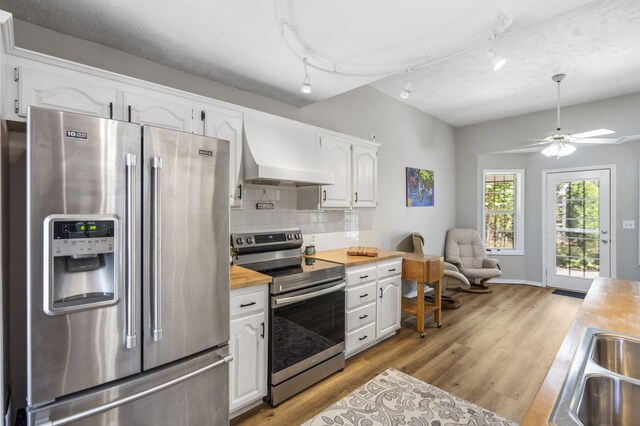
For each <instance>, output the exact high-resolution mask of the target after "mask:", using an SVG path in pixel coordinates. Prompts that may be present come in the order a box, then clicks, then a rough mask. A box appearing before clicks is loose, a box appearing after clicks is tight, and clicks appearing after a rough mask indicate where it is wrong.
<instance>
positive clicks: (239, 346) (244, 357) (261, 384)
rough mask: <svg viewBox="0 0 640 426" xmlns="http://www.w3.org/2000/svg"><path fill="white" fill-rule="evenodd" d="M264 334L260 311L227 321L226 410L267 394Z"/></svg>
mask: <svg viewBox="0 0 640 426" xmlns="http://www.w3.org/2000/svg"><path fill="white" fill-rule="evenodd" d="M265 333H266V324H265V314H264V312H262V313H259V314H254V315H250V316H246V317H241V318H237V319H234V320H232V321H231V353H232V354H233V361H231V363H230V364H229V375H230V377H229V410H230V411H233V410H235V409H237V408H239V407H242V406H243V405H245V404H248V403H251V402H253V401H257V400H259V399H260V398H262V397H263V396H265V395H266V394H267V382H266V377H267V372H266V355H267V354H266V352H265V350H266V347H267V346H266V345H265V338H266V336H265Z"/></svg>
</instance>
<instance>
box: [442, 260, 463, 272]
mask: <svg viewBox="0 0 640 426" xmlns="http://www.w3.org/2000/svg"><path fill="white" fill-rule="evenodd" d="M444 270H445V271H453V272H460V269H458V267H457V266H456V265H454V264H453V263H450V262H444Z"/></svg>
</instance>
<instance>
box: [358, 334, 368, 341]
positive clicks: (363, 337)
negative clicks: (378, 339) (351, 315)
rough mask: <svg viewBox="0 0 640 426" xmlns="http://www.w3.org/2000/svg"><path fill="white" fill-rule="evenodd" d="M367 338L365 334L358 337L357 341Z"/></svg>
mask: <svg viewBox="0 0 640 426" xmlns="http://www.w3.org/2000/svg"><path fill="white" fill-rule="evenodd" d="M367 337H369V336H367V335H366V334H365V335H364V336H362V337H359V338H358V340H364V339H366V338H367Z"/></svg>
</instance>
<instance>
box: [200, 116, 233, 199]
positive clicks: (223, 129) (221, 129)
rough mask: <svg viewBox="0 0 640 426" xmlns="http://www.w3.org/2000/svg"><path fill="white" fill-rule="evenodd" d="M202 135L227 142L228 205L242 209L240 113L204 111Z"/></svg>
mask: <svg viewBox="0 0 640 426" xmlns="http://www.w3.org/2000/svg"><path fill="white" fill-rule="evenodd" d="M203 118H204V134H205V135H206V136H212V137H215V138H220V139H226V140H228V141H229V205H230V206H231V207H232V208H240V207H242V113H240V112H236V111H232V110H229V109H224V108H214V107H208V108H207V109H206V110H204V116H203Z"/></svg>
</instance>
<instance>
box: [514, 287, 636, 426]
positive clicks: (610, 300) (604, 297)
mask: <svg viewBox="0 0 640 426" xmlns="http://www.w3.org/2000/svg"><path fill="white" fill-rule="evenodd" d="M639 318H640V282H634V281H625V280H614V279H609V278H596V279H595V280H594V282H593V284H592V285H591V289H590V290H589V293H588V294H587V296H586V298H585V299H584V302H583V303H582V307H581V308H580V310H579V311H578V314H577V315H576V319H575V321H574V322H573V325H572V326H571V329H570V330H569V333H568V334H567V337H565V339H564V342H562V346H561V347H560V350H559V351H558V354H557V355H556V359H555V360H554V361H553V364H552V365H551V368H549V371H548V372H547V376H546V377H545V379H544V382H543V383H542V385H541V386H540V389H538V393H537V394H536V396H535V397H534V399H533V402H532V403H531V405H530V406H529V409H528V410H527V413H526V414H525V417H524V420H523V421H522V423H521V426H540V425H546V424H548V423H547V422H548V419H549V415H550V414H551V410H553V406H554V404H555V402H556V399H557V398H558V394H559V393H560V389H561V388H562V384H563V382H564V379H565V377H566V375H567V373H568V370H569V366H570V364H571V360H572V359H573V355H574V354H575V352H576V350H577V348H578V345H579V343H580V339H581V337H582V334H583V333H584V330H585V328H587V327H596V328H600V329H604V330H608V331H613V332H616V333H621V334H628V335H632V336H640V320H638V319H639Z"/></svg>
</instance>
